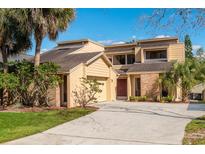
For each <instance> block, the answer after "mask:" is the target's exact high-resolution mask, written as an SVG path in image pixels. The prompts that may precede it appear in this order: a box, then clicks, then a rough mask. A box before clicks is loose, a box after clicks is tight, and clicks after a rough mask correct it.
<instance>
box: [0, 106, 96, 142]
mask: <svg viewBox="0 0 205 154" xmlns="http://www.w3.org/2000/svg"><path fill="white" fill-rule="evenodd" d="M94 111H96V108H92V107H88V108H86V109H82V108H73V109H61V110H55V109H53V110H41V111H39V110H35V112H31V111H27V112H0V143H2V142H7V141H11V140H14V139H18V138H21V137H25V136H28V135H32V134H36V133H40V132H43V131H45V130H47V129H49V128H52V127H54V126H57V125H59V124H62V123H64V122H68V121H71V120H74V119H76V118H79V117H81V116H85V115H87V114H89V113H92V112H94Z"/></svg>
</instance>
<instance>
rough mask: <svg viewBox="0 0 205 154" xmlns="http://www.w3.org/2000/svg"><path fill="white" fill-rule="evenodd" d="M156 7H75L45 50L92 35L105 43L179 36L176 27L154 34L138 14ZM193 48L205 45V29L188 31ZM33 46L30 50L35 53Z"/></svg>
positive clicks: (44, 42)
mask: <svg viewBox="0 0 205 154" xmlns="http://www.w3.org/2000/svg"><path fill="white" fill-rule="evenodd" d="M152 11H153V9H76V19H75V20H74V21H73V22H72V23H71V25H70V26H69V28H68V29H67V30H66V31H65V32H63V33H60V34H59V36H58V38H57V40H56V41H50V40H49V39H48V38H47V37H46V38H45V39H44V40H43V44H42V51H46V50H49V49H51V48H53V47H54V46H56V42H58V41H65V40H73V39H82V38H89V39H92V40H95V41H99V42H101V43H105V44H112V43H122V42H126V41H130V40H132V39H133V38H135V39H146V38H153V37H156V36H176V32H175V31H171V30H160V31H157V32H156V33H155V34H154V33H151V32H149V29H148V28H145V26H144V24H143V23H142V22H139V18H140V17H142V16H143V15H150V14H151V13H152ZM187 34H190V36H191V40H192V43H193V48H194V49H196V48H199V47H200V46H203V47H205V41H204V36H205V31H200V32H193V31H189V32H187ZM34 47H35V44H34V41H33V48H32V49H31V50H30V51H29V52H28V54H31V55H33V54H34Z"/></svg>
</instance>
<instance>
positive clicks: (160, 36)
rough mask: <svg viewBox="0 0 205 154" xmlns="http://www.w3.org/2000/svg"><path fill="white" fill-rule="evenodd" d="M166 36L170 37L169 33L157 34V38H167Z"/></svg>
mask: <svg viewBox="0 0 205 154" xmlns="http://www.w3.org/2000/svg"><path fill="white" fill-rule="evenodd" d="M165 37H170V36H169V35H157V36H156V37H155V38H165Z"/></svg>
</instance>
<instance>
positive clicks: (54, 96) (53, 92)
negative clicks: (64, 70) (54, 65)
mask: <svg viewBox="0 0 205 154" xmlns="http://www.w3.org/2000/svg"><path fill="white" fill-rule="evenodd" d="M48 96H49V103H50V104H49V105H54V106H56V107H60V85H58V86H57V87H55V88H51V89H49V90H48Z"/></svg>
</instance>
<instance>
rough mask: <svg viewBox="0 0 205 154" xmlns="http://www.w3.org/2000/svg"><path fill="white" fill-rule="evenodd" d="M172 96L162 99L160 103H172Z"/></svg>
mask: <svg viewBox="0 0 205 154" xmlns="http://www.w3.org/2000/svg"><path fill="white" fill-rule="evenodd" d="M172 100H173V96H167V97H162V98H161V100H160V102H169V103H170V102H172Z"/></svg>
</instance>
